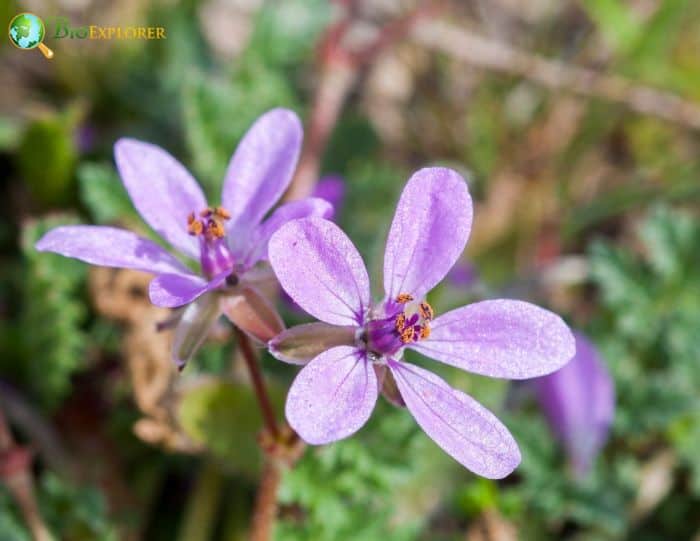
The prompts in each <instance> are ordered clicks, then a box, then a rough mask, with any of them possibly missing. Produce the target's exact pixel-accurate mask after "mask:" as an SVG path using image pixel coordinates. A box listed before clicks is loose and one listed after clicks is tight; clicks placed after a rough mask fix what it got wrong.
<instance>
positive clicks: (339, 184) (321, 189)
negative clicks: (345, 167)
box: [312, 175, 345, 220]
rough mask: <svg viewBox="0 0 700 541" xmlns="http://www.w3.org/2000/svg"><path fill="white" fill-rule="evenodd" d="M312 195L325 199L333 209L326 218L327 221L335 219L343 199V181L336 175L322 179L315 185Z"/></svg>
mask: <svg viewBox="0 0 700 541" xmlns="http://www.w3.org/2000/svg"><path fill="white" fill-rule="evenodd" d="M312 195H313V196H314V197H320V198H321V199H325V200H326V201H328V202H329V203H330V204H331V206H332V207H333V210H332V211H331V213H330V215H329V216H326V218H327V219H329V220H332V219H334V218H337V216H338V214H340V209H341V208H342V206H343V200H344V199H345V181H344V180H343V178H342V177H340V176H338V175H328V176H325V177H322V178H321V179H320V180H319V181H318V183H317V184H316V187H315V188H314V191H313V194H312Z"/></svg>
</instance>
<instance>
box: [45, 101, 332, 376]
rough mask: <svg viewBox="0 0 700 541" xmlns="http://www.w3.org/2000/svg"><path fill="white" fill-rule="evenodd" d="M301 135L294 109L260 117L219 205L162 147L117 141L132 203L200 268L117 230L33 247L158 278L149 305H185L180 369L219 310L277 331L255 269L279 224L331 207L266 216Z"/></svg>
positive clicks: (77, 231)
mask: <svg viewBox="0 0 700 541" xmlns="http://www.w3.org/2000/svg"><path fill="white" fill-rule="evenodd" d="M301 140H302V127H301V122H300V121H299V119H298V117H297V116H296V114H295V113H293V112H292V111H288V110H285V109H273V110H272V111H269V112H267V113H266V114H264V115H263V116H261V117H260V118H259V119H258V120H257V121H256V122H255V123H254V124H253V126H252V127H251V128H250V129H249V131H248V133H247V134H246V135H245V136H244V138H243V140H242V141H241V143H240V145H239V146H238V148H237V149H236V152H235V153H234V155H233V157H232V158H231V161H230V163H229V166H228V170H227V172H226V177H225V179H224V184H223V191H222V195H221V200H222V206H219V207H210V206H209V205H208V204H207V201H206V199H205V197H204V194H203V192H202V190H201V188H200V187H199V184H197V181H195V179H194V178H193V177H192V176H191V175H190V173H189V172H188V171H187V170H186V169H185V167H184V166H183V165H182V164H180V163H179V162H178V161H177V160H176V159H175V158H173V157H172V156H171V155H170V154H168V153H167V152H166V151H165V150H163V149H162V148H160V147H158V146H155V145H152V144H150V143H144V142H140V141H136V140H134V139H120V140H119V141H117V143H116V145H115V148H114V154H115V160H116V162H117V167H118V169H119V172H120V174H121V177H122V181H123V182H124V186H125V187H126V189H127V191H128V192H129V196H130V197H131V200H132V202H133V204H134V206H135V207H136V209H137V210H138V212H139V213H140V214H141V216H142V217H143V219H144V220H145V221H146V222H147V223H148V224H149V225H150V226H151V227H152V228H153V229H154V231H156V232H157V233H158V234H159V235H160V236H161V237H162V238H163V239H165V240H166V241H167V242H168V243H170V244H171V245H172V246H173V247H174V248H176V249H177V250H178V251H179V252H180V253H181V254H183V255H185V256H187V257H188V258H192V259H194V260H197V261H199V267H200V272H199V273H194V272H192V271H191V270H190V269H189V268H188V267H187V266H185V265H184V264H183V263H181V262H180V260H178V259H177V258H175V257H174V256H173V255H171V254H170V253H168V252H167V251H166V250H165V249H163V248H161V247H160V246H159V245H158V244H156V243H154V242H152V241H150V240H147V239H145V238H142V237H140V236H138V235H136V234H135V233H131V232H129V231H126V230H123V229H118V228H114V227H102V226H90V225H75V226H62V227H57V228H56V229H53V230H51V231H49V232H48V233H47V234H46V235H44V237H43V238H42V239H41V240H39V242H38V243H37V244H36V248H37V250H39V251H48V252H56V253H58V254H61V255H64V256H67V257H73V258H76V259H80V260H82V261H86V262H88V263H92V264H94V265H103V266H107V267H120V268H126V269H136V270H140V271H145V272H150V273H153V274H155V275H156V277H155V278H154V279H153V280H152V281H151V284H150V287H149V296H150V298H151V302H153V304H155V305H157V306H163V307H169V308H174V307H178V306H183V305H189V306H188V307H187V309H186V310H185V311H184V313H183V315H182V317H181V319H180V322H179V324H178V328H177V331H176V335H175V340H174V347H173V357H174V360H175V361H176V363H177V364H178V366H180V367H182V366H184V364H185V362H187V360H188V359H189V358H190V357H191V356H192V355H193V354H194V352H195V351H196V350H197V348H198V347H199V345H200V344H201V342H202V341H203V339H204V338H205V336H206V334H207V331H208V330H209V328H210V327H211V325H212V324H213V323H214V322H215V321H216V320H217V319H218V317H219V315H221V313H222V311H223V312H224V313H226V315H227V316H228V317H229V318H230V319H231V320H232V321H233V322H234V323H235V324H237V325H238V326H239V327H241V328H243V329H244V330H246V331H253V330H254V329H253V328H252V326H253V325H257V327H259V328H264V327H265V326H266V325H267V326H268V327H272V328H275V327H276V328H278V330H281V329H282V328H283V326H282V323H281V321H277V320H279V316H276V317H275V312H274V309H272V308H271V307H270V306H269V303H268V302H267V300H266V299H265V298H264V297H263V296H262V295H261V294H260V293H259V292H258V291H257V289H256V287H255V286H256V279H257V278H258V277H259V276H260V273H259V272H257V271H258V269H257V268H256V269H254V267H255V266H256V264H257V263H258V262H260V261H264V260H266V259H267V243H268V240H269V238H270V236H271V235H272V233H274V232H275V231H276V230H277V229H278V228H279V227H280V226H281V225H282V224H284V223H285V222H287V221H288V220H291V219H295V218H301V217H304V216H328V215H329V214H330V212H331V208H330V205H329V204H328V203H327V202H326V201H324V200H322V199H318V198H309V199H306V200H303V201H294V202H292V203H287V204H286V205H283V206H281V207H279V208H278V209H277V210H275V211H274V212H273V213H272V214H271V215H270V216H269V217H268V218H267V219H264V218H265V215H266V214H267V212H268V211H269V210H270V208H271V207H272V206H273V205H274V204H275V203H276V202H277V201H278V200H279V198H280V197H281V195H282V194H283V193H284V191H285V190H286V188H287V186H288V185H289V182H290V181H291V177H292V173H293V172H294V169H295V167H296V163H297V158H298V157H299V150H300V147H301ZM221 293H226V295H221ZM256 317H257V318H258V319H257V321H256ZM260 318H262V320H261V319H260ZM265 319H267V321H263V320H265ZM253 334H254V335H255V333H253ZM272 336H274V334H273V335H272ZM269 338H270V337H266V338H265V340H267V339H269Z"/></svg>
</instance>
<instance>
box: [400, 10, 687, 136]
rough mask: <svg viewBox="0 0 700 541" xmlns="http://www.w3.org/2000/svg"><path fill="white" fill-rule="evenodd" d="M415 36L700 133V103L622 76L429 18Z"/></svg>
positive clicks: (465, 57)
mask: <svg viewBox="0 0 700 541" xmlns="http://www.w3.org/2000/svg"><path fill="white" fill-rule="evenodd" d="M413 37H414V39H415V40H416V41H417V42H418V43H419V44H421V45H423V46H425V47H428V48H430V49H434V50H437V51H440V52H443V53H446V54H448V55H450V56H452V57H453V58H457V59H459V60H461V61H463V62H466V63H468V64H471V65H473V66H479V67H482V68H486V69H490V70H494V71H500V72H503V73H507V74H510V75H517V76H521V77H525V78H527V79H530V80H532V81H535V82H537V83H539V84H541V85H543V86H546V87H548V88H552V89H555V90H559V89H561V90H566V91H570V92H573V93H576V94H580V95H583V96H592V97H596V98H601V99H604V100H607V101H612V102H615V103H620V104H622V105H625V106H627V107H629V108H630V109H632V110H633V111H636V112H638V113H643V114H648V115H653V116H657V117H659V118H663V119H665V120H669V121H671V122H675V123H677V124H680V125H683V126H688V127H690V128H693V129H700V105H698V104H696V103H693V102H690V101H686V100H683V99H681V98H680V97H678V96H676V95H675V94H671V93H669V92H664V91H661V90H657V89H655V88H651V87H648V86H642V85H638V84H635V83H634V82H632V81H630V80H629V79H626V78H624V77H620V76H618V75H607V74H603V73H600V72H597V71H595V70H592V69H588V68H582V67H576V66H569V65H565V64H563V63H561V62H557V61H554V60H549V59H547V58H544V57H542V56H539V55H536V54H532V53H528V52H524V51H520V50H518V49H515V48H513V47H511V46H509V45H506V44H504V43H501V42H498V41H494V40H491V39H488V38H485V37H483V36H480V35H478V34H475V33H473V32H471V31H469V30H467V29H466V28H461V27H458V26H455V25H454V24H451V23H448V22H445V21H437V20H427V19H424V20H422V21H421V22H420V23H419V24H416V25H414V27H413Z"/></svg>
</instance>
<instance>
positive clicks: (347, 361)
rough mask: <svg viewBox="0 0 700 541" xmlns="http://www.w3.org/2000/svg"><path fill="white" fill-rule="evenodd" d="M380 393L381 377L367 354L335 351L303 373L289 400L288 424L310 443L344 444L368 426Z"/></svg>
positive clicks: (346, 349) (344, 349) (342, 348)
mask: <svg viewBox="0 0 700 541" xmlns="http://www.w3.org/2000/svg"><path fill="white" fill-rule="evenodd" d="M377 392H378V391H377V377H376V375H375V373H374V369H373V368H372V366H371V365H370V364H369V363H368V362H367V360H366V359H365V358H364V355H363V353H362V352H360V351H359V350H358V349H357V348H354V347H349V346H339V347H335V348H332V349H329V350H328V351H325V352H323V353H321V354H320V355H319V356H318V357H316V358H315V359H313V360H312V361H311V362H310V363H309V364H307V365H306V366H305V367H304V368H302V370H301V372H299V375H298V376H297V377H296V379H295V380H294V383H292V387H291V388H290V389H289V394H288V396H287V405H286V409H285V411H286V415H287V420H288V421H289V424H290V425H291V427H292V428H293V429H294V430H296V431H297V432H298V433H299V435H300V436H301V438H302V439H303V440H304V441H306V442H307V443H311V444H314V445H321V444H324V443H330V442H332V441H336V440H340V439H343V438H346V437H347V436H349V435H350V434H353V433H355V432H357V431H358V430H359V429H360V428H362V426H363V425H364V424H365V423H366V422H367V419H369V416H370V415H371V413H372V410H373V409H374V404H375V403H376V401H377Z"/></svg>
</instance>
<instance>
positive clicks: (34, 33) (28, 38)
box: [8, 13, 53, 58]
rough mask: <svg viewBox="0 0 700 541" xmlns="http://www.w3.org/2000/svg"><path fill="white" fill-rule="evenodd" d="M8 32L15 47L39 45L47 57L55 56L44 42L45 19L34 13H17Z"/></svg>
mask: <svg viewBox="0 0 700 541" xmlns="http://www.w3.org/2000/svg"><path fill="white" fill-rule="evenodd" d="M8 34H9V36H10V41H11V42H12V44H13V45H14V46H15V47H17V48H19V49H35V48H37V47H38V48H39V50H40V51H41V52H42V53H43V54H44V56H45V57H46V58H53V51H52V50H51V49H49V48H48V47H47V46H46V45H44V44H43V43H42V42H43V41H44V35H45V34H46V30H45V27H44V21H42V20H41V19H40V18H39V17H37V16H36V15H34V14H33V13H20V14H19V15H15V16H14V17H13V18H12V20H11V21H10V27H9V30H8Z"/></svg>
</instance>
